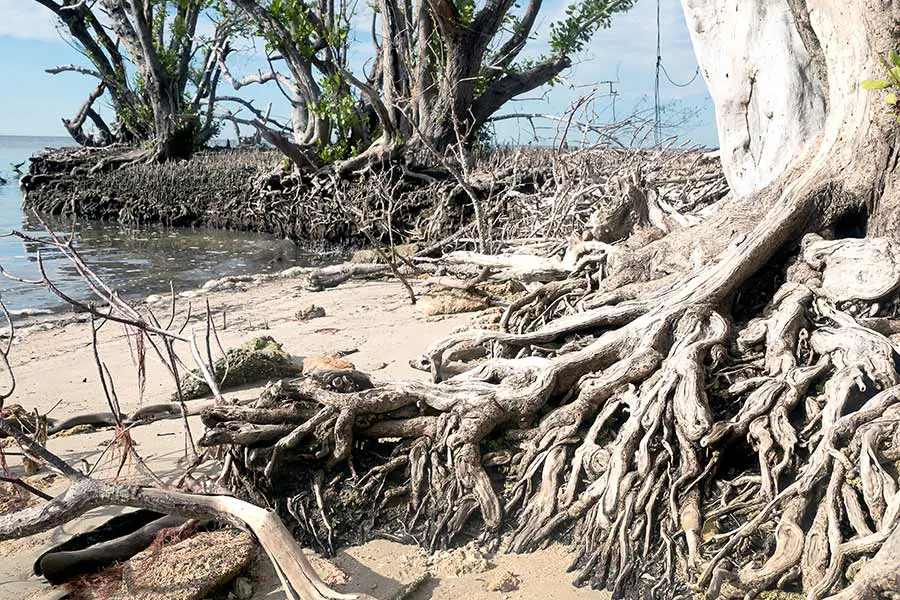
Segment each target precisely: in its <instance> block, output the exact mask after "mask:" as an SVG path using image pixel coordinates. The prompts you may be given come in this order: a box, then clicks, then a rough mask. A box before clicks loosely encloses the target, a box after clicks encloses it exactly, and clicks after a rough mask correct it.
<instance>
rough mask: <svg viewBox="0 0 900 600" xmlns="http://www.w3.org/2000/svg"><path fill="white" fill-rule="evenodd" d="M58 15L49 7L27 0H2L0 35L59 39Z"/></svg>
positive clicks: (47, 39)
mask: <svg viewBox="0 0 900 600" xmlns="http://www.w3.org/2000/svg"><path fill="white" fill-rule="evenodd" d="M56 23H57V21H56V17H55V16H54V15H53V13H52V12H50V11H49V10H48V9H47V8H45V7H43V6H41V5H39V4H38V3H36V2H30V1H26V0H0V37H4V36H5V37H15V38H24V39H33V40H45V41H59V40H60V36H59V33H57V31H56Z"/></svg>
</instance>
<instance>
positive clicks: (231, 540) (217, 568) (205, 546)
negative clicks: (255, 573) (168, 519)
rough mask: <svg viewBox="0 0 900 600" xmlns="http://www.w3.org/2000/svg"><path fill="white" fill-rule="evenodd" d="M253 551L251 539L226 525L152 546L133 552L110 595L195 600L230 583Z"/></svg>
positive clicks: (145, 599)
mask: <svg viewBox="0 0 900 600" xmlns="http://www.w3.org/2000/svg"><path fill="white" fill-rule="evenodd" d="M255 555H256V542H254V541H253V538H252V537H250V535H248V534H246V533H243V532H238V531H235V530H230V529H228V530H220V531H212V532H204V533H198V534H197V535H195V536H193V537H190V538H188V539H186V540H184V541H182V542H178V543H177V544H174V545H172V546H164V547H162V548H153V547H151V548H149V549H147V550H144V551H143V552H141V553H139V554H137V555H135V556H134V557H133V558H132V559H131V560H129V561H128V562H127V563H126V564H125V567H124V569H123V570H122V584H121V587H120V589H119V590H116V592H115V593H113V594H111V595H110V597H111V598H112V599H113V600H125V599H126V598H127V599H128V600H200V599H201V598H205V597H206V596H208V595H209V594H212V593H213V592H215V591H216V590H219V589H221V588H222V587H224V586H225V585H227V584H228V583H229V582H231V581H232V580H233V579H234V578H235V577H236V576H237V575H238V574H239V573H241V572H242V571H244V570H245V569H246V568H247V567H248V566H249V565H250V562H251V561H252V560H253V557H254V556H255ZM245 581H246V580H245ZM247 584H248V585H249V582H247ZM251 594H252V589H251ZM238 597H239V598H248V597H249V596H238Z"/></svg>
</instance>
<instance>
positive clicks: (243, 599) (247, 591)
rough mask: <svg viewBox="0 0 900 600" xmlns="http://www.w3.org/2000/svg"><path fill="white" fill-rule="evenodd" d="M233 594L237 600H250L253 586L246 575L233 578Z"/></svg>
mask: <svg viewBox="0 0 900 600" xmlns="http://www.w3.org/2000/svg"><path fill="white" fill-rule="evenodd" d="M233 587H234V595H235V596H237V597H238V598H239V600H250V598H252V597H253V586H252V585H250V581H249V580H248V579H247V578H246V577H238V578H237V579H235V580H234V584H233Z"/></svg>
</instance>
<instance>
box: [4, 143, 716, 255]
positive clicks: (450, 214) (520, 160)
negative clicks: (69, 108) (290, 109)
mask: <svg viewBox="0 0 900 600" xmlns="http://www.w3.org/2000/svg"><path fill="white" fill-rule="evenodd" d="M121 155H122V149H87V148H68V149H62V150H47V151H45V152H43V153H40V154H38V155H36V156H35V157H33V158H32V159H31V164H30V169H29V173H28V175H26V176H24V177H23V178H22V180H21V186H22V188H23V192H24V197H25V205H26V207H27V208H30V209H36V210H37V211H39V212H41V213H45V214H53V215H71V214H73V213H74V214H76V215H78V216H79V217H81V218H89V219H101V220H112V221H117V222H119V223H121V224H123V225H126V226H146V225H153V224H162V225H166V226H206V227H214V228H225V229H237V230H246V231H258V232H266V233H272V234H275V235H277V236H280V237H283V238H288V239H292V240H295V241H302V242H303V243H304V244H317V243H324V244H339V245H343V246H359V245H370V244H371V241H372V240H373V239H374V240H375V241H378V242H380V243H388V242H393V243H396V244H399V243H407V242H420V243H424V244H425V245H428V244H432V243H434V242H438V241H444V242H446V245H448V246H453V247H456V248H459V247H461V245H469V246H470V247H471V246H472V245H473V242H474V240H476V239H477V238H478V237H479V236H483V237H484V238H485V239H487V240H510V239H517V238H533V237H536V236H537V237H542V238H556V237H561V236H565V235H569V234H570V233H571V232H573V231H576V232H577V231H584V230H589V229H590V221H591V220H592V218H594V220H596V213H597V211H600V212H603V213H604V217H603V221H604V222H610V218H609V217H612V219H611V222H614V223H615V222H617V221H622V223H621V226H622V227H621V228H622V232H624V230H625V229H628V228H629V227H630V226H631V225H633V223H630V222H631V221H633V220H634V219H635V218H637V219H638V220H647V218H648V217H649V218H650V220H651V221H652V220H653V215H652V214H650V215H646V214H637V215H636V214H635V211H634V208H635V206H636V205H637V204H643V203H645V202H644V201H645V200H646V199H645V198H643V196H644V195H646V193H647V192H648V191H649V190H653V192H652V193H653V194H656V195H657V196H658V197H659V198H660V199H661V200H662V201H663V202H662V204H661V206H662V209H661V218H663V217H664V218H667V219H668V218H669V217H670V215H669V214H668V213H670V212H671V213H672V214H674V215H676V216H678V211H684V210H692V209H693V208H695V207H694V206H689V205H692V204H694V203H696V202H698V201H700V202H702V203H704V204H705V203H710V202H714V201H715V200H717V199H719V198H721V197H722V196H723V195H724V194H725V193H726V191H727V186H726V184H725V181H724V178H723V177H722V174H721V169H720V168H719V165H718V160H716V159H715V158H714V157H713V158H710V156H709V155H707V154H706V153H704V152H700V151H679V152H671V151H670V152H658V151H644V150H622V149H587V150H577V151H566V152H556V151H552V150H541V149H516V150H509V149H507V150H497V151H494V152H492V153H491V154H489V155H486V156H482V157H479V158H477V159H476V160H475V162H474V165H472V166H471V167H469V168H468V169H466V173H465V184H466V185H462V184H461V182H460V176H461V172H459V171H457V172H456V173H455V174H454V173H450V172H447V171H446V170H445V169H442V168H434V167H423V166H414V165H396V166H394V167H391V168H389V169H382V170H379V171H374V170H368V171H366V172H364V173H362V174H358V175H356V176H354V177H352V178H348V179H340V180H338V179H336V178H333V177H332V176H330V175H329V174H327V173H322V174H318V175H308V174H304V175H301V174H298V173H296V171H294V170H293V169H291V168H290V165H289V164H288V163H287V162H286V161H285V159H284V158H283V157H282V155H281V154H279V153H278V152H276V151H274V150H267V149H258V148H256V149H252V148H251V149H219V150H209V151H204V152H200V153H198V154H196V155H195V156H194V157H193V158H192V159H191V160H188V161H174V162H169V163H165V164H156V163H144V162H141V163H134V164H125V165H117V166H115V167H112V166H111V164H112V162H113V160H114V159H115V157H117V156H121ZM638 196H641V198H638ZM698 199H699V200H698ZM476 203H477V204H478V207H479V208H480V209H481V210H480V211H478V212H480V214H481V215H482V223H481V226H480V227H478V226H477V223H475V214H476V211H475V204H476ZM638 212H641V211H638ZM643 212H646V211H643ZM609 213H616V214H612V215H610V214H609ZM617 213H621V214H617ZM617 229H618V227H616V226H614V227H612V228H611V230H610V231H608V232H603V236H602V237H603V238H607V239H604V240H603V241H607V240H608V241H615V239H617V238H618V237H621V232H619V231H618V230H617ZM595 233H597V232H595Z"/></svg>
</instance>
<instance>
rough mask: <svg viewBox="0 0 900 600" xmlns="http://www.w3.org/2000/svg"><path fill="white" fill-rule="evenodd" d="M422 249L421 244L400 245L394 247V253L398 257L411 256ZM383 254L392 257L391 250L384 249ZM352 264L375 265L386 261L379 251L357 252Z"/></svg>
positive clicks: (351, 260) (354, 254) (352, 258)
mask: <svg viewBox="0 0 900 600" xmlns="http://www.w3.org/2000/svg"><path fill="white" fill-rule="evenodd" d="M420 249H421V247H420V246H419V244H400V245H399V246H394V251H395V252H396V253H397V256H411V255H413V254H415V253H416V252H418V251H419V250H420ZM383 252H384V254H385V256H390V253H391V249H390V248H384V249H383ZM350 262H352V263H357V264H375V263H384V259H382V258H381V254H379V253H378V251H377V250H357V251H356V252H354V253H353V256H352V257H351V258H350Z"/></svg>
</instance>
